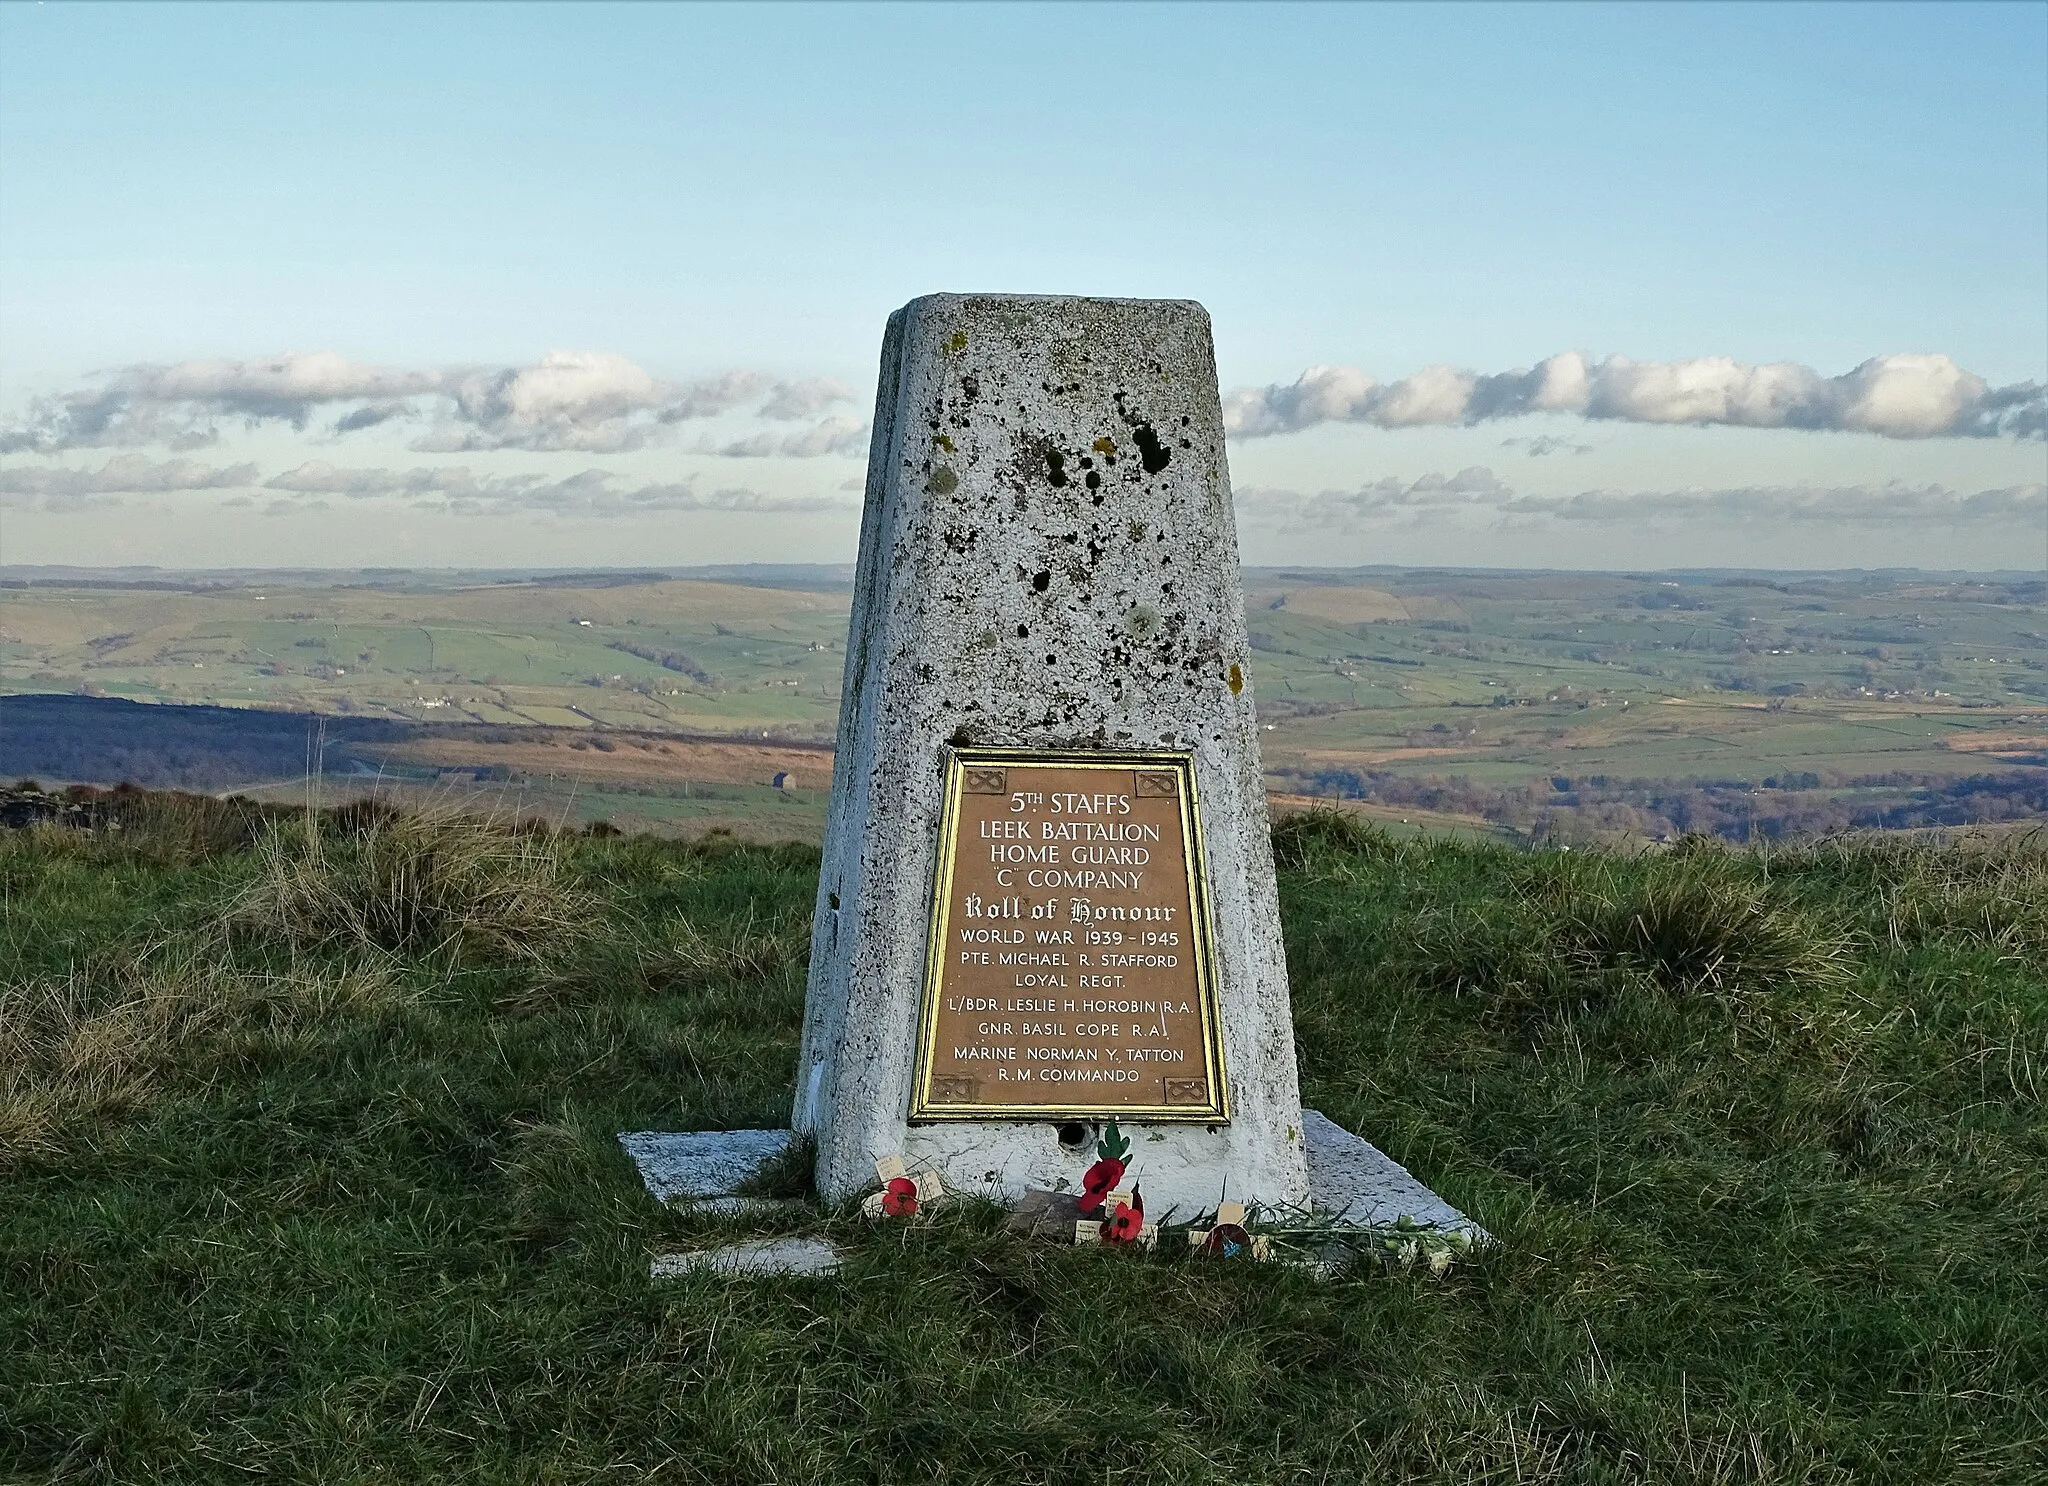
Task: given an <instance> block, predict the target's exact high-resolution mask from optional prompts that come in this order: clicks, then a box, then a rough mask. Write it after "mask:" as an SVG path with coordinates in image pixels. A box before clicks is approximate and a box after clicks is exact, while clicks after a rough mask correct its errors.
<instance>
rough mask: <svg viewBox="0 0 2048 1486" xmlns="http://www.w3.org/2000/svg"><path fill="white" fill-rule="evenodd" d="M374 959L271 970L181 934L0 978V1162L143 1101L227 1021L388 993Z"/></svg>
mask: <svg viewBox="0 0 2048 1486" xmlns="http://www.w3.org/2000/svg"><path fill="white" fill-rule="evenodd" d="M398 994H399V992H398V991H397V989H396V988H395V986H394V983H393V981H392V979H391V977H390V976H389V975H388V974H385V973H383V972H381V971H379V970H378V969H375V968H367V967H361V966H355V967H343V968H341V969H339V970H338V971H319V970H305V971H300V972H297V973H291V974H281V975H272V974H264V973H260V972H253V973H252V972H249V971H244V970H238V969H236V968H234V967H232V966H229V965H227V964H224V963H221V962H220V961H218V960H216V959H213V958H211V957H209V956H206V955H203V954H200V953H196V952H195V951H194V949H193V948H192V947H191V946H189V945H171V946H161V947H157V948H155V949H154V950H153V951H147V952H144V953H142V954H138V955H133V956H119V957H116V958H114V959H113V960H112V961H111V962H110V963H108V964H105V965H102V966H98V967H94V968H92V969H76V970H73V971H71V972H69V973H67V974H65V975H62V976H50V977H42V978H37V979H33V980H29V981H25V982H21V983H17V984H11V985H0V1172H4V1171H6V1170H8V1169H9V1168H11V1167H13V1166H16V1165H19V1164H20V1163H21V1162H23V1161H25V1160H26V1159H28V1158H29V1157H31V1156H39V1155H44V1156H46V1155H52V1154H55V1153H57V1152H59V1151H60V1150H62V1149H63V1146H64V1143H65V1140H66V1139H67V1138H68V1137H69V1136H71V1135H73V1134H74V1133H76V1132H77V1131H79V1130H81V1129H83V1128H87V1127H90V1126H91V1125H92V1124H93V1123H94V1122H96V1121H101V1120H105V1119H108V1118H111V1117H114V1116H117V1115H125V1114H130V1113H132V1112H134V1111H136V1110H138V1109H142V1108H145V1107H147V1106H148V1105H149V1104H150V1103H152V1102H153V1101H154V1100H155V1099H156V1098H157V1097H158V1095H159V1094H160V1093H161V1092H162V1090H163V1085H164V1083H165V1081H166V1074H167V1073H168V1071H169V1070H170V1069H171V1068H172V1066H173V1065H174V1064H176V1063H178V1062H179V1061H181V1060H189V1059H190V1057H191V1055H192V1053H193V1052H194V1050H195V1048H196V1049H201V1050H204V1049H208V1048H213V1049H216V1050H217V1048H218V1046H219V1044H221V1043H222V1042H223V1041H224V1040H225V1038H226V1037H227V1036H228V1035H229V1034H230V1033H235V1032H253V1031H258V1030H264V1031H269V1032H271V1033H279V1032H290V1031H293V1030H296V1029H298V1028H300V1027H303V1026H305V1025H307V1024H308V1023H310V1022H313V1021H317V1020H319V1019H321V1018H324V1017H330V1016H335V1015H340V1014H347V1013H351V1012H358V1011H362V1010H366V1009H368V1008H371V1007H374V1006H378V1005H383V1004H387V1003H389V1002H390V1001H392V1000H394V999H395V998H396V997H397V996H398Z"/></svg>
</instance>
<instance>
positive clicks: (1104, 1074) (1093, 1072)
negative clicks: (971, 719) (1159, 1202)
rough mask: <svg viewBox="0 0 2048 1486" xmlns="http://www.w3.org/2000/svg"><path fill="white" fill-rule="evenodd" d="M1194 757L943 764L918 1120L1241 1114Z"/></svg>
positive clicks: (1216, 1118)
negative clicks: (1224, 1025) (1226, 1059)
mask: <svg viewBox="0 0 2048 1486" xmlns="http://www.w3.org/2000/svg"><path fill="white" fill-rule="evenodd" d="M1202 871H1203V868H1202V839H1201V816H1200V813H1199V810H1198V802H1197V800H1196V797H1195V771H1194V760H1193V758H1192V756H1191V755H1188V754H1181V753H1125V754H1115V753H1063V752H1051V751H1032V750H1020V751H1015V752H1008V751H999V750H981V749H962V750H959V751H957V752H954V753H953V754H951V755H950V757H949V758H948V761H947V765H946V805H945V815H944V818H943V821H942V823H941V825H940V841H939V863H938V873H937V878H936V882H935V884H934V890H933V896H932V913H931V922H930V927H929V930H928V933H929V947H928V951H927V954H926V964H925V984H924V1003H923V1014H922V1016H921V1017H920V1019H919V1040H918V1053H917V1075H916V1083H915V1088H914V1091H913V1094H912V1098H911V1108H910V1118H911V1119H913V1120H972V1119H1017V1118H1020V1117H1030V1118H1043V1119H1065V1118H1069V1117H1074V1116H1080V1117H1088V1116H1101V1115H1106V1116H1117V1117H1123V1118H1145V1119H1152V1120H1185V1121H1195V1122H1202V1123H1208V1124H1220V1123H1223V1122H1224V1121H1226V1120H1228V1119H1229V1117H1230V1103H1229V1097H1228V1094H1229V1090H1228V1086H1227V1084H1226V1081H1225V1079H1224V1073H1223V1040H1222V1035H1221V1030H1220V1027H1219V1025H1218V1022H1217V1013H1216V981H1215V975H1216V969H1215V960H1216V955H1215V934H1214V931H1213V927H1212V925H1211V922H1210V914H1209V897H1208V892H1207V890H1206V888H1205V886H1204V884H1203V878H1202Z"/></svg>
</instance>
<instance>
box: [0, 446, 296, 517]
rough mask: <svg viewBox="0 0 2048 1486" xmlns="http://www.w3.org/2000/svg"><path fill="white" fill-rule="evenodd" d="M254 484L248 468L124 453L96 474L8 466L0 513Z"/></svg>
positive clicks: (1, 477)
mask: <svg viewBox="0 0 2048 1486" xmlns="http://www.w3.org/2000/svg"><path fill="white" fill-rule="evenodd" d="M255 483H256V466H255V465H253V464H231V465H224V466H223V465H211V464H200V463H199V462H198V461H197V460H192V459H166V460H163V461H162V462H158V461H156V460H151V459H145V458H144V457H143V456H141V455H139V454H123V455H121V456H119V457H117V458H114V459H110V460H108V461H107V462H106V463H105V464H103V465H101V466H100V467H99V468H98V469H96V470H86V469H63V468H49V467H44V468H35V467H33V466H19V467H17V466H8V467H5V468H0V508H7V507H11V508H14V509H17V510H45V511H82V510H86V509H89V508H91V507H94V506H106V505H118V504H120V502H119V501H118V500H115V499H113V497H115V496H119V495H161V494H166V493H169V492H171V491H180V490H236V489H240V488H241V487H243V486H246V485H253V484H255Z"/></svg>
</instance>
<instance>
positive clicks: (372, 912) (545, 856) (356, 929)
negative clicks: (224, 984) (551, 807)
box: [227, 810, 596, 960]
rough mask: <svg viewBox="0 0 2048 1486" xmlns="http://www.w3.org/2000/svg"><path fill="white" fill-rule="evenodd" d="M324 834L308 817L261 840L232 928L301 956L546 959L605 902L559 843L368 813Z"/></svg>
mask: <svg viewBox="0 0 2048 1486" xmlns="http://www.w3.org/2000/svg"><path fill="white" fill-rule="evenodd" d="M356 823H357V829H355V830H354V831H351V832H340V831H336V830H334V829H331V828H328V829H323V828H322V825H321V823H320V821H319V818H318V817H316V816H314V815H311V814H308V815H307V816H305V817H304V819H303V820H302V821H300V822H296V823H294V824H292V825H288V826H282V827H278V828H274V829H272V830H271V831H269V832H268V833H266V834H265V835H264V836H263V838H262V839H261V840H260V841H259V842H258V843H257V847H256V859H257V864H258V869H257V874H256V877H255V880H254V881H253V882H252V883H251V884H250V885H249V887H248V888H247V889H246V890H245V891H244V893H243V894H242V896H241V898H240V899H239V901H237V902H236V903H235V904H234V906H233V908H232V909H231V910H230V912H229V914H228V919H227V921H228V923H229V924H231V925H232V926H234V927H237V928H242V929H249V930H255V931H257V932H261V933H266V934H270V935H274V936H276V937H278V938H280V939H282V940H284V941H285V942H286V943H288V944H291V945H292V946H294V947H296V948H298V949H308V948H312V947H314V946H334V945H345V946H353V947H358V948H362V949H373V950H381V951H386V952H389V953H393V954H405V955H411V956H434V955H439V954H442V953H445V952H454V953H457V954H462V955H469V956H476V957H484V958H492V959H505V960H537V959H541V958H543V957H545V956H547V955H549V954H551V953H553V952H555V951H557V950H559V949H561V948H563V947H564V946H565V945H567V944H569V943H572V942H574V941H575V940H577V939H580V938H581V937H582V936H583V935H585V934H587V933H588V932H590V930H591V928H592V927H593V918H594V915H595V912H596V903H595V901H594V900H593V899H592V897H591V896H590V895H589V894H588V893H587V892H585V891H584V890H583V889H581V888H580V887H578V886H577V885H576V884H574V883H573V882H572V881H571V880H570V879H569V877H568V875H567V874H566V873H565V872H564V871H563V862H562V848H561V845H560V843H559V842H557V841H556V840H555V838H554V837H553V836H551V835H548V834H545V833H540V832H534V831H520V830H511V829H506V828H504V827H501V826H499V825H497V824H496V823H494V822H491V821H488V820H482V819H478V818H475V817H469V816H459V815H453V814H406V813H400V812H397V811H390V810H384V811H376V812H369V813H364V814H361V815H360V816H359V817H358V818H357V822H356Z"/></svg>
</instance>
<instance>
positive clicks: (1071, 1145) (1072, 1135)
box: [1059, 1120, 1090, 1151]
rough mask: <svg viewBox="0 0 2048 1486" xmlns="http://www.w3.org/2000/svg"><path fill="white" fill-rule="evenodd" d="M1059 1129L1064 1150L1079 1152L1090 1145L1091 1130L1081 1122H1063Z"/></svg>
mask: <svg viewBox="0 0 2048 1486" xmlns="http://www.w3.org/2000/svg"><path fill="white" fill-rule="evenodd" d="M1059 1129H1060V1146H1061V1148H1062V1149H1064V1150H1069V1151H1078V1150H1080V1149H1081V1148H1082V1147H1084V1146H1086V1145H1087V1144H1088V1136H1089V1133H1090V1132H1089V1129H1088V1127H1087V1126H1086V1125H1084V1124H1082V1123H1081V1122H1080V1121H1079V1120H1065V1121H1062V1122H1061V1124H1060V1127H1059Z"/></svg>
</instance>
